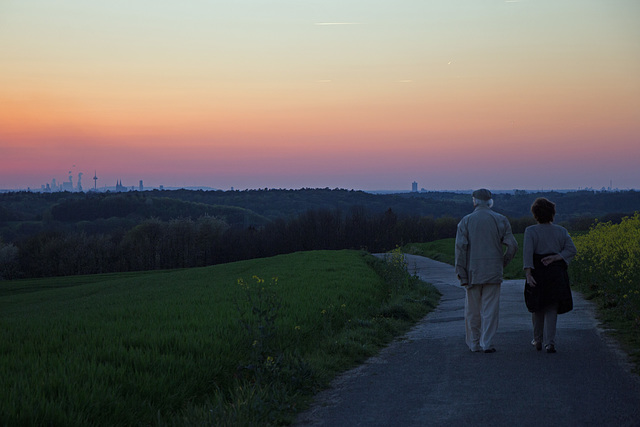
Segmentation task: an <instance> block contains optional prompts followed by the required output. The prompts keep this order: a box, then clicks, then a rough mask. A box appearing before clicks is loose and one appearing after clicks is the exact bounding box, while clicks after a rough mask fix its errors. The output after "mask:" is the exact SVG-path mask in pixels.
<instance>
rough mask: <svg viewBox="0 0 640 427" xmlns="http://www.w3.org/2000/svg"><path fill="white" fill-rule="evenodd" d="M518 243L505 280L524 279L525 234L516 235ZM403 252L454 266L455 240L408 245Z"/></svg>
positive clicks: (505, 274)
mask: <svg viewBox="0 0 640 427" xmlns="http://www.w3.org/2000/svg"><path fill="white" fill-rule="evenodd" d="M514 237H515V238H516V241H517V242H518V252H517V253H516V255H515V257H514V259H513V260H512V261H511V262H510V263H509V265H508V266H507V267H506V268H505V269H504V278H505V279H507V280H511V279H523V280H524V271H523V270H522V246H523V243H522V240H523V238H524V234H522V233H519V234H514ZM403 250H404V251H405V252H406V253H408V254H414V255H421V256H425V257H428V258H431V259H434V260H436V261H441V262H445V263H447V264H451V265H454V263H455V239H453V238H451V239H442V240H436V241H433V242H428V243H411V244H409V245H406V246H405V247H404V248H403Z"/></svg>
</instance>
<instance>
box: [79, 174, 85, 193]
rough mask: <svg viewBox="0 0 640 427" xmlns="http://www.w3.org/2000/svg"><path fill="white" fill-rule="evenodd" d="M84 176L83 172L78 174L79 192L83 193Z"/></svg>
mask: <svg viewBox="0 0 640 427" xmlns="http://www.w3.org/2000/svg"><path fill="white" fill-rule="evenodd" d="M82 175H84V174H83V173H82V172H79V173H78V191H82Z"/></svg>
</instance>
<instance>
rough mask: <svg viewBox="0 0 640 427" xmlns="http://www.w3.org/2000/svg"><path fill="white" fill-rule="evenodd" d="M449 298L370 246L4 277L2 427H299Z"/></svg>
mask: <svg viewBox="0 0 640 427" xmlns="http://www.w3.org/2000/svg"><path fill="white" fill-rule="evenodd" d="M275 277H277V281H275V280H272V278H275ZM238 279H242V280H241V281H240V282H239V281H238ZM437 300H438V294H437V292H436V291H435V290H434V289H433V288H432V287H431V286H428V285H426V284H424V283H422V282H419V281H417V279H415V278H411V277H409V276H408V275H407V274H406V271H405V272H402V273H401V274H400V273H398V272H397V269H394V268H392V266H390V264H389V263H383V262H381V261H379V260H376V259H374V258H373V257H372V256H371V255H367V254H365V253H362V252H357V251H317V252H303V253H295V254H290V255H283V256H277V257H273V258H265V259H258V260H251V261H245V262H237V263H232V264H226V265H218V266H213V267H206V268H197V269H186V270H174V271H162V272H144V273H128V274H108V275H95V276H78V277H65V278H52V279H41V280H24V281H12V282H0V358H1V360H2V364H1V365H0V425H65V426H80V425H132V424H136V425H138V424H145V425H147V424H149V425H185V424H186V425H193V424H208V425H280V424H286V423H288V422H290V421H291V420H292V417H293V415H294V414H295V413H296V412H297V411H298V410H300V409H301V408H304V405H305V404H306V403H307V402H308V401H309V398H310V396H312V395H313V393H314V392H316V391H317V390H319V389H321V388H322V387H324V386H326V385H327V384H328V382H329V381H330V380H331V378H333V377H334V376H335V375H336V373H338V372H340V371H342V370H345V369H347V368H349V367H352V366H354V365H355V364H357V363H359V362H362V361H363V360H365V358H367V357H369V356H371V355H373V354H375V353H376V352H377V351H378V350H379V349H380V347H381V346H383V345H384V344H386V343H388V342H389V341H390V340H391V339H392V338H393V337H394V336H397V335H398V334H401V333H402V332H404V331H406V330H407V329H408V328H409V327H410V325H411V324H412V323H414V322H415V321H416V320H418V319H419V318H421V317H422V316H424V315H425V314H426V313H427V312H428V311H430V310H431V309H432V308H433V307H435V305H436V304H437Z"/></svg>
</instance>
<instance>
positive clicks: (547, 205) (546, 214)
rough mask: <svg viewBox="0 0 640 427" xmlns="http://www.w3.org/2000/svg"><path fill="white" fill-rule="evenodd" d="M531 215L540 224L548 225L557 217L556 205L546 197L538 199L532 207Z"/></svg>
mask: <svg viewBox="0 0 640 427" xmlns="http://www.w3.org/2000/svg"><path fill="white" fill-rule="evenodd" d="M531 213H532V214H533V217H534V218H535V219H536V221H538V222H539V223H540V224H547V223H549V222H551V221H553V217H554V216H555V215H556V204H555V203H553V202H551V201H549V200H547V199H545V198H544V197H538V198H537V199H536V200H535V201H534V202H533V204H532V205H531Z"/></svg>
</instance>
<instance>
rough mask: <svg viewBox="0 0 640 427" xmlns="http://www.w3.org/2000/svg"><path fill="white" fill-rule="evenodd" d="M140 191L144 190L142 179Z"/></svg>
mask: <svg viewBox="0 0 640 427" xmlns="http://www.w3.org/2000/svg"><path fill="white" fill-rule="evenodd" d="M140 191H144V185H142V180H140Z"/></svg>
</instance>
